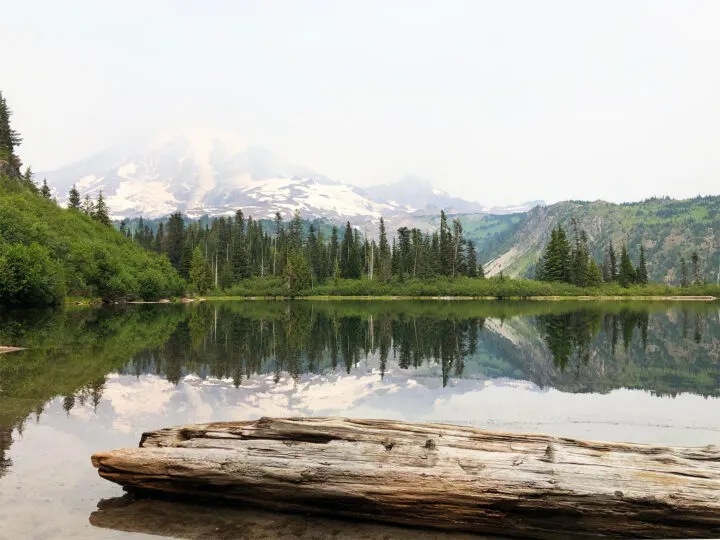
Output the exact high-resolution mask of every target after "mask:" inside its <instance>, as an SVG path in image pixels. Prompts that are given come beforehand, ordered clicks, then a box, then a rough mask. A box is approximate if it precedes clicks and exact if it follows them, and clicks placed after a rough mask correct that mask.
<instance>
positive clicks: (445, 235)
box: [439, 210, 454, 276]
mask: <svg viewBox="0 0 720 540" xmlns="http://www.w3.org/2000/svg"><path fill="white" fill-rule="evenodd" d="M439 256H440V273H441V274H442V275H443V276H451V275H452V272H453V262H454V258H453V245H452V233H451V232H450V227H449V226H448V221H447V216H446V215H445V211H443V210H440V253H439Z"/></svg>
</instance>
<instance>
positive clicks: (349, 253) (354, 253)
mask: <svg viewBox="0 0 720 540" xmlns="http://www.w3.org/2000/svg"><path fill="white" fill-rule="evenodd" d="M361 271H362V269H361V267H360V257H359V253H358V249H357V246H356V245H355V234H354V233H353V229H352V227H351V226H350V222H349V221H348V222H347V224H346V225H345V234H344V235H343V241H342V244H341V245H340V275H341V276H342V277H344V278H347V279H357V278H359V277H360V274H361Z"/></svg>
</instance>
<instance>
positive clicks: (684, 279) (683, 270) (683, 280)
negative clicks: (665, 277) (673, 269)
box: [680, 257, 688, 287]
mask: <svg viewBox="0 0 720 540" xmlns="http://www.w3.org/2000/svg"><path fill="white" fill-rule="evenodd" d="M680 286H681V287H687V286H688V268H687V263H686V262H685V257H680Z"/></svg>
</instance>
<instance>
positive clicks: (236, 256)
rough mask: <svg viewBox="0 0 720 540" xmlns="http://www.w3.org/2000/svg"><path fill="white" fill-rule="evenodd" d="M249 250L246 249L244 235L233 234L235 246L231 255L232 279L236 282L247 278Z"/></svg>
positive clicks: (249, 267)
mask: <svg viewBox="0 0 720 540" xmlns="http://www.w3.org/2000/svg"><path fill="white" fill-rule="evenodd" d="M251 270H252V268H251V264H250V250H249V249H248V245H247V240H246V238H245V235H240V234H237V235H236V236H235V246H234V248H233V256H232V273H233V279H234V280H235V281H236V282H237V281H240V280H243V279H247V278H249V277H250V275H251Z"/></svg>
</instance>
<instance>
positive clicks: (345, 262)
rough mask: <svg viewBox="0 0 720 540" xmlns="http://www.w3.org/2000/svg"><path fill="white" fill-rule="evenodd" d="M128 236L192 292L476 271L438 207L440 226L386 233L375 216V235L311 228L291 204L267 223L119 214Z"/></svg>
mask: <svg viewBox="0 0 720 540" xmlns="http://www.w3.org/2000/svg"><path fill="white" fill-rule="evenodd" d="M120 232H121V233H122V234H124V235H126V236H127V238H128V239H132V241H134V242H136V243H137V244H139V245H141V246H143V247H145V248H146V249H148V250H155V251H157V252H158V253H160V254H163V255H166V256H167V258H168V259H169V260H170V262H171V263H172V264H173V265H174V266H175V268H176V269H177V270H178V272H179V273H180V275H181V276H182V277H184V278H185V279H187V280H188V281H189V282H190V283H191V284H192V285H193V287H194V289H195V291H197V292H199V293H200V294H203V293H205V292H207V291H208V290H211V289H213V288H214V289H222V290H227V289H229V288H230V287H232V286H233V285H238V284H240V283H241V282H243V281H245V280H248V279H250V278H275V279H276V280H277V281H279V282H282V290H283V292H285V293H287V292H291V293H296V292H299V291H308V290H313V289H314V287H316V286H317V285H320V284H323V283H326V282H328V281H335V280H337V279H339V278H345V279H355V280H360V279H362V280H368V281H375V282H378V283H390V282H391V281H394V282H402V281H405V280H407V279H432V278H437V277H444V278H460V277H468V278H481V277H483V271H482V266H480V265H479V264H478V261H477V254H476V251H475V245H474V243H473V242H472V241H468V240H467V239H466V238H465V237H464V235H463V229H462V225H461V224H460V222H459V221H458V220H454V221H452V223H451V222H450V221H449V220H448V219H447V216H446V215H445V213H444V212H441V213H440V230H439V231H435V232H424V231H421V230H420V229H418V228H413V229H409V228H408V227H400V228H399V229H398V230H397V231H396V233H395V237H394V238H393V237H392V235H393V233H392V231H387V230H386V228H385V224H384V221H383V220H382V218H381V219H380V222H379V227H378V231H377V240H375V239H371V238H370V235H367V236H365V235H361V234H360V231H358V229H356V228H353V227H352V226H351V224H350V222H346V224H345V227H343V228H338V227H337V226H332V227H331V228H329V231H328V227H327V225H325V224H322V226H320V227H318V226H317V224H316V223H308V222H307V221H304V220H303V219H302V218H301V215H300V212H299V211H297V210H296V211H295V213H294V216H293V218H292V220H290V221H289V222H286V221H283V220H282V217H281V216H280V214H279V213H278V214H277V215H276V219H275V221H274V222H267V221H265V222H263V221H258V220H254V219H253V218H252V217H250V216H248V217H247V218H246V217H245V215H244V214H243V211H242V210H237V212H236V213H235V216H234V217H233V218H225V217H220V218H215V219H212V220H209V221H192V222H188V221H187V220H186V219H184V218H183V216H182V215H181V214H180V213H179V212H177V213H175V214H173V215H171V216H170V217H169V219H168V220H167V221H166V222H160V223H154V224H153V227H150V226H148V225H146V224H145V223H144V222H140V221H133V222H131V223H128V222H126V221H123V222H122V223H121V224H120Z"/></svg>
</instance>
